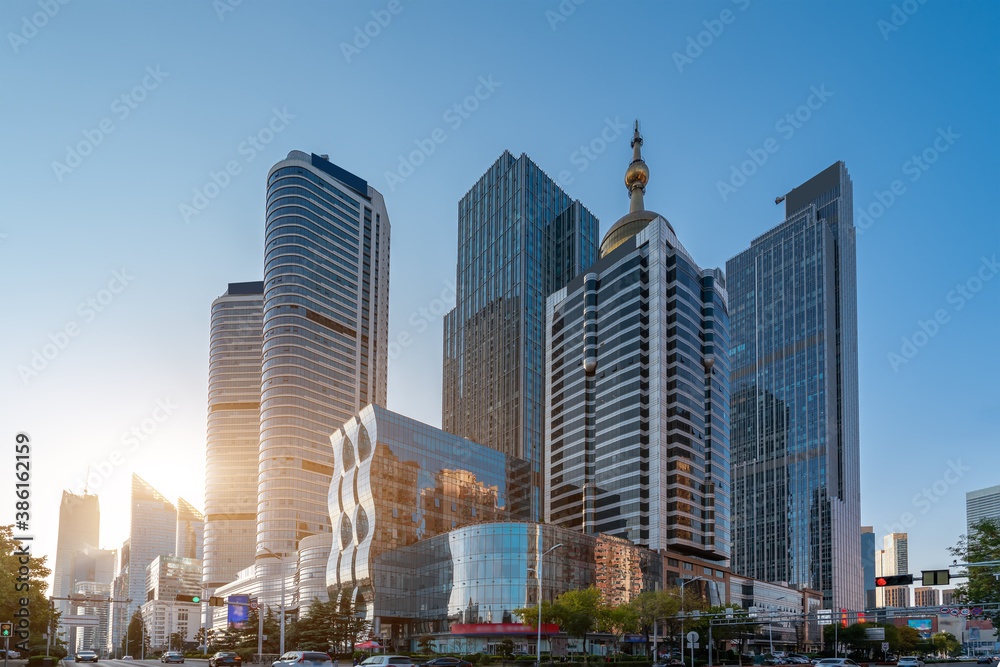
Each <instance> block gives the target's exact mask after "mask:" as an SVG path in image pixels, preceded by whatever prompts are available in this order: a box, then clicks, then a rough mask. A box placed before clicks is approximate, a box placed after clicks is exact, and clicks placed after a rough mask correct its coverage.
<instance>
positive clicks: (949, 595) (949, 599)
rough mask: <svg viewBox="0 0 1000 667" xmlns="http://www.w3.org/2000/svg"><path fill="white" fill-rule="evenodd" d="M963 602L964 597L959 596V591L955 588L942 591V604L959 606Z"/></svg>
mask: <svg viewBox="0 0 1000 667" xmlns="http://www.w3.org/2000/svg"><path fill="white" fill-rule="evenodd" d="M961 601H962V596H960V595H959V594H958V591H957V590H955V589H954V588H945V589H944V590H942V591H941V604H943V605H952V604H958V603H960V602H961Z"/></svg>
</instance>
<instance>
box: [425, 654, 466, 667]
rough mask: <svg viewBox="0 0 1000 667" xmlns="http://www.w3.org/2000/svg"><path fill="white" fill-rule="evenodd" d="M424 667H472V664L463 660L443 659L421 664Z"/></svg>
mask: <svg viewBox="0 0 1000 667" xmlns="http://www.w3.org/2000/svg"><path fill="white" fill-rule="evenodd" d="M420 664H421V666H422V667H472V663H471V662H469V661H468V660H462V659H461V658H451V657H447V656H444V657H441V658H434V659H433V660H428V661H427V662H422V663H420Z"/></svg>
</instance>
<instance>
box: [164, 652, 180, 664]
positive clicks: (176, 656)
mask: <svg viewBox="0 0 1000 667" xmlns="http://www.w3.org/2000/svg"><path fill="white" fill-rule="evenodd" d="M160 662H164V663H166V662H179V663H181V664H182V665H183V664H184V654H183V653H181V652H180V651H167V652H166V653H164V654H163V655H161V656H160Z"/></svg>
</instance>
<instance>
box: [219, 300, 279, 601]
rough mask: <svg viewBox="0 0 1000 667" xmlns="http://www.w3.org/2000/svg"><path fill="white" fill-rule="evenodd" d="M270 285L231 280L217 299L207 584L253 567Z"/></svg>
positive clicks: (224, 580) (230, 577) (233, 577)
mask: <svg viewBox="0 0 1000 667" xmlns="http://www.w3.org/2000/svg"><path fill="white" fill-rule="evenodd" d="M263 316H264V283H263V281H258V282H248V283H229V288H228V289H227V290H226V293H225V294H223V295H222V296H220V297H219V298H218V299H216V300H215V301H213V302H212V333H211V348H210V352H209V367H208V437H207V444H206V451H205V539H204V561H205V562H204V578H205V586H206V588H207V589H208V590H209V591H214V590H215V589H216V588H218V587H219V586H222V585H224V584H227V583H229V582H231V581H233V580H234V579H236V573H237V572H239V571H240V570H242V569H243V568H245V567H249V566H251V565H253V562H254V553H255V548H254V547H255V539H256V534H257V475H258V462H257V457H258V454H259V450H260V363H261V356H260V355H261V345H262V343H263V336H262V334H261V327H262V321H263Z"/></svg>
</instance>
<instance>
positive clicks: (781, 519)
mask: <svg viewBox="0 0 1000 667" xmlns="http://www.w3.org/2000/svg"><path fill="white" fill-rule="evenodd" d="M784 201H785V222H783V223H782V224H780V225H778V226H777V227H775V228H774V229H772V230H770V231H769V232H767V233H765V234H764V235H762V236H760V237H759V238H757V239H755V240H754V241H753V243H751V244H750V247H749V248H748V249H747V250H744V251H743V252H741V253H740V254H739V255H737V256H736V257H734V258H732V259H731V260H729V261H728V262H727V263H726V274H727V276H728V287H729V297H730V304H731V307H730V311H729V314H730V319H731V323H732V349H731V351H730V359H731V363H732V376H731V383H732V400H731V410H730V412H731V417H732V455H733V527H734V533H733V545H734V548H733V571H734V572H736V573H738V574H741V575H744V576H749V577H754V578H757V579H762V580H764V581H786V582H789V583H790V584H792V585H799V586H807V587H809V588H812V589H815V590H818V591H822V592H823V598H824V600H823V601H824V607H826V608H828V609H831V608H832V609H848V610H860V609H864V603H865V596H864V587H863V585H862V574H861V572H862V570H861V544H860V542H861V520H860V509H861V491H860V460H859V452H858V447H859V445H858V351H857V347H858V346H857V286H856V270H855V231H854V223H853V217H852V213H851V212H852V186H851V179H850V176H848V174H847V168H846V167H845V166H844V163H843V162H836V163H834V164H833V165H831V166H830V167H829V168H827V169H825V170H824V171H823V172H821V173H820V174H818V175H816V176H814V177H813V178H811V179H810V180H808V181H806V182H805V183H803V184H802V185H800V186H799V187H797V188H795V189H794V190H792V191H791V192H789V193H788V194H787V195H786V196H785V198H784Z"/></svg>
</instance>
